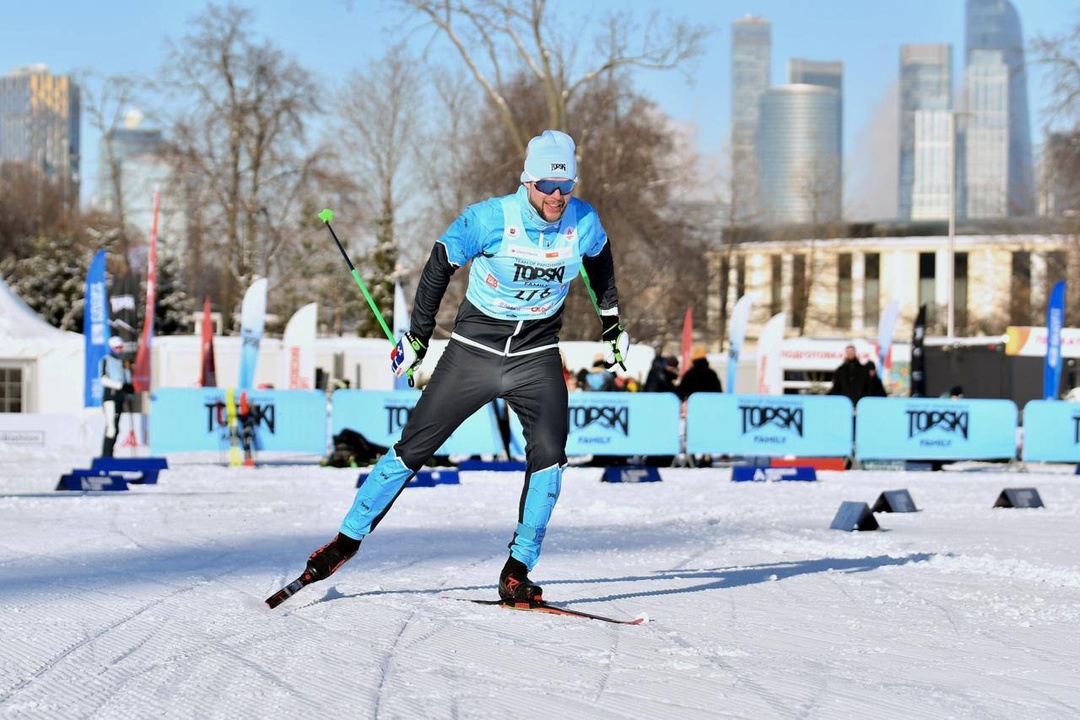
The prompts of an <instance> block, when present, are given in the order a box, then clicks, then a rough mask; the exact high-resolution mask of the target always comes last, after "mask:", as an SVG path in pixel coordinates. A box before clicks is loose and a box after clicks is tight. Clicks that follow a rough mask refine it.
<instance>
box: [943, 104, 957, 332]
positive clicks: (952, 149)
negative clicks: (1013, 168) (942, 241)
mask: <svg viewBox="0 0 1080 720" xmlns="http://www.w3.org/2000/svg"><path fill="white" fill-rule="evenodd" d="M955 246H956V111H954V110H950V111H949V244H948V250H947V252H946V255H947V256H948V258H949V259H948V262H947V263H946V269H945V272H946V275H945V292H946V293H947V297H946V306H945V307H946V311H945V317H946V333H945V334H946V335H947V336H948V338H949V339H950V340H951V339H952V337H953V331H954V330H955V314H956V300H955V297H954V296H955V293H956V288H955V287H954V284H955V282H956V278H955V277H954V276H955V275H956V268H955V263H956V251H955Z"/></svg>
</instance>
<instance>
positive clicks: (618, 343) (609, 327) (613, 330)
mask: <svg viewBox="0 0 1080 720" xmlns="http://www.w3.org/2000/svg"><path fill="white" fill-rule="evenodd" d="M600 321H601V322H603V323H604V334H603V335H602V336H601V337H602V338H603V340H604V342H605V343H607V347H606V348H604V365H606V366H607V367H609V368H611V367H613V366H615V365H619V366H620V367H622V369H623V370H624V371H625V370H626V364H625V363H624V362H623V360H624V358H625V357H626V353H627V351H628V350H629V349H630V335H629V334H628V333H627V332H626V328H624V327H623V326H622V323H620V322H619V317H618V315H609V316H608V317H601V318H600Z"/></svg>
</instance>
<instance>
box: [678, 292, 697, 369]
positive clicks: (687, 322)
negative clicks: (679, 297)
mask: <svg viewBox="0 0 1080 720" xmlns="http://www.w3.org/2000/svg"><path fill="white" fill-rule="evenodd" d="M693 344H694V308H693V307H692V306H690V305H687V306H686V317H684V318H683V324H682V345H681V346H680V348H679V375H682V374H684V373H685V372H686V371H687V370H689V369H690V353H691V351H692V350H693V348H692V346H693Z"/></svg>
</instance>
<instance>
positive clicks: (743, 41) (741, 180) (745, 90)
mask: <svg viewBox="0 0 1080 720" xmlns="http://www.w3.org/2000/svg"><path fill="white" fill-rule="evenodd" d="M771 73H772V25H771V24H770V23H769V21H768V20H766V19H764V18H760V17H754V16H752V15H747V16H746V17H744V18H741V19H739V20H736V21H735V22H734V23H732V25H731V164H732V168H731V171H732V178H733V180H734V181H733V182H732V189H733V194H735V192H736V190H738V197H733V198H732V202H733V203H734V204H735V217H736V219H739V220H747V219H751V218H753V217H754V216H755V215H756V214H757V205H758V190H759V188H758V175H759V171H758V166H757V136H758V122H759V119H760V116H761V96H762V95H763V94H764V93H765V91H766V90H768V89H769V84H770V76H771Z"/></svg>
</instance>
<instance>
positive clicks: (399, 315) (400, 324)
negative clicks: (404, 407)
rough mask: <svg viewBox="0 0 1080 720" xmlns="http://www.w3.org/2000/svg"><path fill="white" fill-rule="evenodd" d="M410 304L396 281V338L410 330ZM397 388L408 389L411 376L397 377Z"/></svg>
mask: <svg viewBox="0 0 1080 720" xmlns="http://www.w3.org/2000/svg"><path fill="white" fill-rule="evenodd" d="M410 324H411V323H410V321H409V306H408V304H407V303H406V302H405V290H404V288H402V287H401V283H400V282H395V283H394V339H395V340H400V339H401V336H402V335H404V334H405V333H407V332H408V331H409V327H410ZM394 389H395V390H408V389H409V378H407V377H395V378H394Z"/></svg>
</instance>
